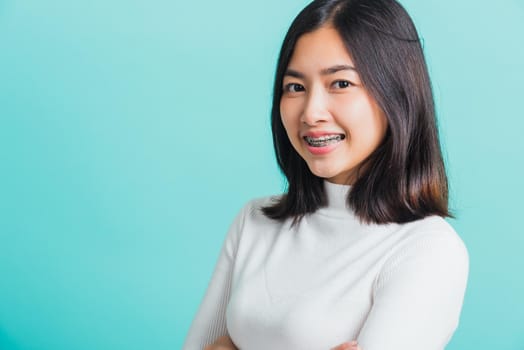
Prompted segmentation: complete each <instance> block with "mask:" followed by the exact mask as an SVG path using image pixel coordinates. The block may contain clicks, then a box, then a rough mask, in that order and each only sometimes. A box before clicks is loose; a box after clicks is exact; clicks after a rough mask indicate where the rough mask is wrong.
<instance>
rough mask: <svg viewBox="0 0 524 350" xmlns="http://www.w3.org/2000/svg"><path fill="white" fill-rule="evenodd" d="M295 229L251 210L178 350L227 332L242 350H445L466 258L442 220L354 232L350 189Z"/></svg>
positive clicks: (335, 189)
mask: <svg viewBox="0 0 524 350" xmlns="http://www.w3.org/2000/svg"><path fill="white" fill-rule="evenodd" d="M325 190H326V194H327V197H328V205H327V206H326V207H324V208H321V209H318V210H317V211H316V212H315V213H314V214H311V215H308V216H306V217H304V218H303V219H302V221H300V223H299V224H298V225H296V226H294V227H291V223H290V220H286V221H284V222H278V221H275V220H272V219H269V218H267V217H265V216H264V215H263V213H262V212H261V211H260V208H261V207H263V206H266V205H268V204H269V203H270V202H271V198H270V197H268V198H262V199H256V200H253V201H251V202H249V203H248V204H247V205H246V206H245V207H244V208H243V209H242V210H241V212H240V213H239V214H238V216H237V217H236V219H235V220H234V222H233V224H232V225H231V227H230V230H229V232H228V234H227V236H226V239H225V242H224V245H223V247H222V251H221V253H220V257H219V259H218V262H217V265H216V267H215V270H214V273H213V276H212V279H211V282H210V284H209V287H208V290H207V292H206V294H205V297H204V299H203V302H202V304H201V305H200V308H199V310H198V312H197V314H196V317H195V319H194V320H193V323H192V325H191V328H190V330H189V333H188V336H187V339H186V342H185V344H184V347H183V349H184V350H202V349H203V348H204V347H205V345H207V344H210V343H212V342H213V341H214V340H215V339H216V338H218V337H220V336H223V335H226V334H229V335H230V337H231V339H232V340H233V342H234V343H235V344H236V346H237V347H238V348H239V349H241V350H268V349H270V350H309V349H311V350H329V349H331V348H332V347H334V346H336V345H339V344H341V343H343V342H346V341H350V340H355V339H356V340H358V342H359V343H360V346H361V348H362V349H363V350H440V349H444V347H445V346H446V344H447V343H448V341H449V340H450V338H451V336H452V334H453V332H454V331H455V329H456V328H457V325H458V322H459V316H460V311H461V308H462V302H463V298H464V292H465V289H466V282H467V277H468V268H469V259H468V253H467V250H466V247H465V246H464V243H463V242H462V240H461V239H460V238H459V236H458V235H457V233H456V232H455V231H454V230H453V228H452V227H451V226H450V225H449V224H448V223H447V222H446V221H445V220H444V219H443V218H441V217H439V216H430V217H427V218H424V219H421V220H417V221H413V222H410V223H406V224H382V225H375V224H371V225H370V224H360V223H359V220H358V218H357V217H356V216H355V215H354V213H353V212H352V211H351V210H350V209H348V208H347V207H346V195H347V192H348V190H350V187H349V186H344V185H336V184H332V183H329V182H325Z"/></svg>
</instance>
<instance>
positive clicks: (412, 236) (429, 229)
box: [394, 215, 469, 264]
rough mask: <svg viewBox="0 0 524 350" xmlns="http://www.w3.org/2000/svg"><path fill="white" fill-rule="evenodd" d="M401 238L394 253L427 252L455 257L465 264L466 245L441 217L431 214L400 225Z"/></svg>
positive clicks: (467, 259) (466, 255)
mask: <svg viewBox="0 0 524 350" xmlns="http://www.w3.org/2000/svg"><path fill="white" fill-rule="evenodd" d="M400 231H401V232H402V234H401V236H402V239H401V240H400V241H399V242H398V243H399V244H398V245H397V247H396V249H395V251H396V254H394V255H398V254H414V255H421V254H428V253H429V252H431V253H432V254H433V255H435V256H436V257H438V256H440V257H441V258H444V257H445V258H448V259H455V260H456V261H461V262H462V263H463V264H467V263H468V261H469V254H468V250H467V247H466V245H465V243H464V241H463V240H462V238H461V237H460V235H459V234H458V233H457V231H456V230H455V229H454V228H453V226H452V225H451V224H450V223H449V222H448V221H446V220H445V219H444V218H443V217H441V216H437V215H432V216H428V217H425V218H423V219H419V220H415V221H412V222H409V223H404V224H401V225H400Z"/></svg>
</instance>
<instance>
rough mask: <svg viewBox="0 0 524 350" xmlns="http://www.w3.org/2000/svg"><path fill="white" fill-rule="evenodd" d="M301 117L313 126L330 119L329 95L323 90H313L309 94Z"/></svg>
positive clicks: (304, 121)
mask: <svg viewBox="0 0 524 350" xmlns="http://www.w3.org/2000/svg"><path fill="white" fill-rule="evenodd" d="M301 119H302V122H303V123H305V124H307V125H311V126H313V125H315V124H317V123H320V122H323V121H327V120H328V119H329V112H328V108H327V96H325V94H324V92H323V91H318V90H312V91H310V92H309V93H308V94H307V96H306V101H305V105H304V110H303V112H302V118H301Z"/></svg>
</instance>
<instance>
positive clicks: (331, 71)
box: [284, 64, 357, 79]
mask: <svg viewBox="0 0 524 350" xmlns="http://www.w3.org/2000/svg"><path fill="white" fill-rule="evenodd" d="M343 70H352V71H355V72H356V71H357V70H356V69H355V67H353V66H350V65H347V64H338V65H336V66H332V67H328V68H324V69H322V70H321V71H320V74H322V75H329V74H334V73H337V72H340V71H343ZM284 76H290V77H295V78H299V79H303V78H304V74H302V73H300V72H299V71H296V70H294V69H290V68H288V69H287V70H286V72H285V73H284Z"/></svg>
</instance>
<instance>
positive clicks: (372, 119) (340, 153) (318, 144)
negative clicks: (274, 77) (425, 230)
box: [280, 27, 387, 184]
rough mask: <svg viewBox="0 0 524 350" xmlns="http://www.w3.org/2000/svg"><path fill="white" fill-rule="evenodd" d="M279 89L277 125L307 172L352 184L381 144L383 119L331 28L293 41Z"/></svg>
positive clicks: (322, 29) (318, 30)
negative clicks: (294, 43)
mask: <svg viewBox="0 0 524 350" xmlns="http://www.w3.org/2000/svg"><path fill="white" fill-rule="evenodd" d="M283 89H284V90H283V91H284V92H283V95H282V99H281V100H280V114H281V116H282V123H283V124H284V128H285V129H286V132H287V135H288V137H289V140H290V141H291V144H292V145H293V147H294V148H295V150H296V151H297V152H298V154H299V155H300V156H301V157H302V158H303V159H304V160H305V161H306V163H307V164H308V166H309V169H310V170H311V172H312V173H313V174H315V175H317V176H319V177H322V178H325V179H327V180H328V181H330V182H334V183H339V184H353V183H354V181H355V180H356V173H355V172H356V169H357V167H358V165H359V164H361V162H362V161H363V160H365V159H366V157H368V156H369V155H370V154H371V153H372V152H373V151H374V150H375V149H376V148H377V147H378V146H379V145H380V143H381V142H382V140H383V139H384V135H385V134H386V130H387V120H386V117H385V116H384V114H383V113H382V111H381V110H380V108H379V107H378V105H377V103H376V102H375V100H374V99H373V98H372V97H371V96H370V95H369V94H368V92H367V91H366V90H365V89H364V87H363V86H362V83H361V81H360V77H359V75H358V73H357V71H356V70H355V69H354V64H353V62H352V60H351V57H350V56H349V54H348V52H347V50H346V48H345V46H344V43H343V42H342V39H341V38H340V36H339V34H338V32H337V31H336V30H335V29H333V28H331V27H321V28H319V29H317V30H315V31H314V32H311V33H307V34H304V35H303V36H301V37H300V38H299V39H298V41H297V43H296V46H295V50H294V53H293V56H292V57H291V60H290V62H289V65H288V67H287V71H286V73H285V75H284V80H283Z"/></svg>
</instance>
